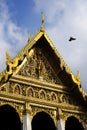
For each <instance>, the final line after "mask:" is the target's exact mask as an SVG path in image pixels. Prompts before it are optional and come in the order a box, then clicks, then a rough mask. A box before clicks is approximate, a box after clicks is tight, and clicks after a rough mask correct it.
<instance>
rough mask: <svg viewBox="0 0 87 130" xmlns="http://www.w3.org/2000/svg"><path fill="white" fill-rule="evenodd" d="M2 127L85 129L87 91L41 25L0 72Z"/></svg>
mask: <svg viewBox="0 0 87 130" xmlns="http://www.w3.org/2000/svg"><path fill="white" fill-rule="evenodd" d="M0 129H1V130H6V129H8V130H76V129H78V130H87V94H86V93H85V92H84V90H83V89H82V87H81V81H80V73H79V72H78V74H77V76H75V75H74V74H73V72H72V71H71V70H70V68H69V67H68V66H67V64H66V63H65V61H64V59H63V58H62V56H61V55H60V53H59V52H58V51H57V50H56V48H55V46H54V44H53V43H52V41H51V40H50V38H49V36H48V35H47V33H46V31H45V29H44V16H43V15H42V25H41V27H40V30H39V31H38V32H37V33H36V34H35V35H34V36H33V37H32V38H30V35H29V36H28V42H27V44H26V45H25V47H24V48H23V49H22V50H20V51H19V53H18V54H17V55H16V56H15V57H14V58H13V59H12V58H11V56H10V55H9V53H8V52H6V69H5V70H4V71H3V72H1V73H0Z"/></svg>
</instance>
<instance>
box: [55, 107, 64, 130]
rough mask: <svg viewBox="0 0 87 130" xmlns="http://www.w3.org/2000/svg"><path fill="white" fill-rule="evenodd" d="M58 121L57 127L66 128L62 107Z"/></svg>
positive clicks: (59, 110)
mask: <svg viewBox="0 0 87 130" xmlns="http://www.w3.org/2000/svg"><path fill="white" fill-rule="evenodd" d="M58 113H59V114H58V116H59V117H58V123H57V129H58V130H65V121H64V120H63V113H62V111H61V109H58Z"/></svg>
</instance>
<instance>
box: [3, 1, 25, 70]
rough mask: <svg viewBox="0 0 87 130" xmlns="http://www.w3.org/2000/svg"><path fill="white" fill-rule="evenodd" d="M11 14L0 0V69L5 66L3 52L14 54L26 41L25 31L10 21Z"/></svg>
mask: <svg viewBox="0 0 87 130" xmlns="http://www.w3.org/2000/svg"><path fill="white" fill-rule="evenodd" d="M11 14H12V12H11ZM11 14H10V12H9V10H8V6H7V5H6V3H5V1H4V0H0V71H2V70H3V69H4V68H5V59H6V58H5V52H6V51H9V53H10V55H11V56H12V57H13V56H15V54H16V53H17V51H18V50H20V49H21V48H22V47H23V45H24V43H25V41H26V40H25V38H26V31H25V30H24V29H21V28H20V27H19V26H18V25H17V24H16V23H15V22H13V21H12V19H11Z"/></svg>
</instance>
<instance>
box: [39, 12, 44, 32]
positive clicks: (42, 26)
mask: <svg viewBox="0 0 87 130" xmlns="http://www.w3.org/2000/svg"><path fill="white" fill-rule="evenodd" d="M40 31H44V13H43V12H42V25H41V28H40Z"/></svg>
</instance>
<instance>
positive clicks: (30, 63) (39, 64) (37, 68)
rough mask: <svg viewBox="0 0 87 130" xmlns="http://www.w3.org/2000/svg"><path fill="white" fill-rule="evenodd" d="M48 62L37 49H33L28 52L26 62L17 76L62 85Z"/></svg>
mask: <svg viewBox="0 0 87 130" xmlns="http://www.w3.org/2000/svg"><path fill="white" fill-rule="evenodd" d="M48 61H49V60H48V59H47V58H46V57H45V56H44V54H43V53H42V52H41V50H40V49H39V48H33V49H31V50H30V51H29V53H28V56H27V61H26V63H25V64H24V65H23V66H22V68H21V69H20V71H19V73H18V74H19V75H23V76H27V77H32V78H35V79H39V80H42V81H47V82H50V83H56V84H62V83H61V81H60V79H59V78H58V77H57V76H56V73H55V72H54V70H53V68H52V67H51V65H50V63H49V62H48Z"/></svg>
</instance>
